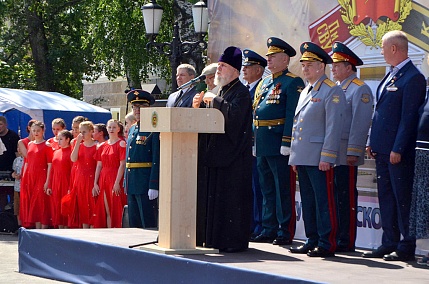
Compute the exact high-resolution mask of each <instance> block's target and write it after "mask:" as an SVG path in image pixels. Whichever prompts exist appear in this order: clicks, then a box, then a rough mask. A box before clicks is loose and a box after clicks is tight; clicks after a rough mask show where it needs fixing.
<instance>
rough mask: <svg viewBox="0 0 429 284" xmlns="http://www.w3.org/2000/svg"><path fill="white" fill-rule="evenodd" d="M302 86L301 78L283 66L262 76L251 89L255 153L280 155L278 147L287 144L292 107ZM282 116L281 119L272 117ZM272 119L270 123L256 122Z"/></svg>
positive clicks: (290, 127)
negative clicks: (283, 69)
mask: <svg viewBox="0 0 429 284" xmlns="http://www.w3.org/2000/svg"><path fill="white" fill-rule="evenodd" d="M303 88H304V82H303V81H302V79H301V78H300V77H298V76H296V75H294V74H292V73H290V72H289V71H288V70H287V69H286V70H285V71H283V72H280V73H277V74H272V75H269V76H267V77H265V78H263V79H262V81H261V82H260V83H259V85H258V87H257V88H256V91H255V100H254V103H253V108H254V111H253V120H254V125H253V133H254V137H255V138H254V139H255V142H254V144H255V145H254V146H255V151H256V156H257V157H261V156H274V155H280V147H281V146H287V147H290V142H291V131H292V123H293V117H294V114H295V108H296V105H297V103H298V99H299V95H300V93H301V91H302V89H303ZM279 119H284V123H277V124H274V123H275V120H279ZM267 120H274V122H273V125H268V126H261V125H259V122H258V121H260V122H264V121H267Z"/></svg>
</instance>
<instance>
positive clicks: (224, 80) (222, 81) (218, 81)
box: [214, 73, 231, 87]
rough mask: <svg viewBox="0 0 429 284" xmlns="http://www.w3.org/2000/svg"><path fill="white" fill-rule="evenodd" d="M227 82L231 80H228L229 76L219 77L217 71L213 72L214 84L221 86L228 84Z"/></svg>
mask: <svg viewBox="0 0 429 284" xmlns="http://www.w3.org/2000/svg"><path fill="white" fill-rule="evenodd" d="M229 82H231V80H229V78H225V77H221V76H219V75H218V74H217V73H216V74H215V78H214V83H215V85H216V86H220V87H223V86H225V85H226V84H228V83H229Z"/></svg>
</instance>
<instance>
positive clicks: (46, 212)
mask: <svg viewBox="0 0 429 284" xmlns="http://www.w3.org/2000/svg"><path fill="white" fill-rule="evenodd" d="M31 133H32V134H33V138H34V140H33V141H31V142H30V143H28V151H27V163H26V164H25V169H24V177H25V181H26V187H27V193H28V201H29V202H28V203H29V208H28V215H27V221H28V222H30V223H34V224H35V226H36V229H47V228H48V227H49V225H50V224H51V205H50V204H51V200H50V196H49V195H47V194H46V193H47V189H48V183H49V176H50V171H51V163H52V154H53V151H52V148H50V147H48V146H47V145H46V143H45V139H43V134H44V133H45V124H44V123H43V122H41V121H36V122H34V124H33V125H32V126H31Z"/></svg>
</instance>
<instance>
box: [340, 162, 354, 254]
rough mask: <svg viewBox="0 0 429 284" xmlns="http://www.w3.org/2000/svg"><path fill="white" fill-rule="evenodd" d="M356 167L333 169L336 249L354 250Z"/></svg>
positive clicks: (343, 166) (344, 166)
mask: <svg viewBox="0 0 429 284" xmlns="http://www.w3.org/2000/svg"><path fill="white" fill-rule="evenodd" d="M357 170H358V167H356V166H346V165H342V166H337V167H335V168H334V184H335V200H336V205H337V217H338V236H337V245H338V247H341V248H345V249H355V242H356V229H357V227H356V218H357V200H358V191H357V187H356V182H357V172H358V171H357Z"/></svg>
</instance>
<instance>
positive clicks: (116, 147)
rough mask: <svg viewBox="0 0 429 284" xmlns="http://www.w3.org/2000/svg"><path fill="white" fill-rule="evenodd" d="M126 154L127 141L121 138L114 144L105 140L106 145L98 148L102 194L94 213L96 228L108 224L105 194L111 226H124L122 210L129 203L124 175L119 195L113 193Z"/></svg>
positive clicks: (99, 183) (99, 180) (99, 181)
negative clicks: (124, 184)
mask: <svg viewBox="0 0 429 284" xmlns="http://www.w3.org/2000/svg"><path fill="white" fill-rule="evenodd" d="M125 154H126V143H125V141H123V140H121V139H119V140H118V141H117V142H115V143H114V144H112V145H110V144H108V143H107V142H105V143H104V145H103V146H101V147H100V148H99V149H98V150H97V155H96V156H97V161H101V163H102V168H101V172H100V177H99V179H98V186H99V187H100V194H99V196H98V198H97V201H96V205H95V206H96V208H95V210H94V211H95V212H94V215H93V225H94V227H95V228H103V227H105V226H106V215H105V210H106V208H105V203H104V195H105V196H106V199H107V204H108V206H109V212H110V218H111V227H112V228H121V227H122V212H123V209H124V206H125V205H126V204H127V196H126V195H125V191H124V187H123V177H122V178H121V181H120V183H119V184H120V188H121V190H120V194H119V195H116V194H113V185H114V184H115V180H116V176H117V174H118V169H119V165H120V161H123V160H125Z"/></svg>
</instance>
